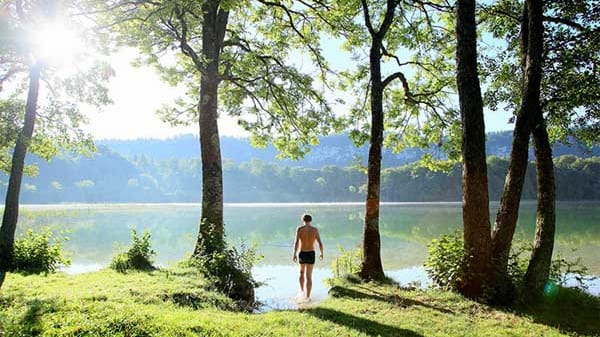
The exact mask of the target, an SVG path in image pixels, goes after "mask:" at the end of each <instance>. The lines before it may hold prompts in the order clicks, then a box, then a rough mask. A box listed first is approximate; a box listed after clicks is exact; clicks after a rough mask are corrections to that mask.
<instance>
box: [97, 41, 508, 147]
mask: <svg viewBox="0 0 600 337" xmlns="http://www.w3.org/2000/svg"><path fill="white" fill-rule="evenodd" d="M335 53H336V51H333V50H327V51H326V53H325V54H326V56H327V54H329V55H335ZM339 53H341V52H339ZM337 55H338V57H339V54H337ZM135 56H136V50H134V49H128V50H124V51H121V52H119V53H118V54H115V55H113V56H111V64H112V66H113V68H114V70H115V73H116V75H115V76H114V77H113V78H112V79H111V81H110V83H109V89H110V96H111V98H112V99H113V101H114V104H112V105H109V106H107V107H105V108H104V111H103V112H101V113H98V112H96V111H93V110H87V111H86V114H87V115H88V116H89V118H90V123H89V125H88V126H87V127H86V129H87V130H88V131H89V132H90V133H91V134H92V135H93V136H94V138H96V139H106V138H116V139H133V138H168V137H172V136H175V135H178V134H185V133H194V134H197V133H198V126H197V125H191V126H189V127H175V128H174V127H171V126H169V125H168V124H165V123H163V122H161V121H160V119H159V118H158V117H157V115H156V113H155V112H156V110H157V109H158V108H160V107H161V106H162V105H163V104H168V103H170V102H173V100H174V99H175V98H177V97H178V95H180V94H181V89H178V88H175V87H171V86H169V85H167V84H165V83H163V82H162V81H161V79H160V78H159V76H158V74H157V73H156V72H155V71H154V69H151V68H148V67H142V68H136V67H133V66H132V65H131V62H132V60H133V59H134V58H135ZM332 63H333V62H332ZM509 117H510V114H509V113H506V112H501V111H499V112H490V111H486V114H485V119H486V131H488V132H490V131H498V130H507V129H510V128H511V126H510V125H508V124H507V121H508V119H509ZM219 127H220V134H221V135H228V136H245V135H246V134H245V132H244V130H242V129H241V128H240V127H239V126H238V125H237V123H236V121H235V120H234V119H232V118H230V117H227V116H221V118H220V121H219Z"/></svg>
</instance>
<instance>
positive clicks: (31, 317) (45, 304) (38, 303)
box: [20, 299, 56, 336]
mask: <svg viewBox="0 0 600 337" xmlns="http://www.w3.org/2000/svg"><path fill="white" fill-rule="evenodd" d="M26 305H27V309H26V310H25V314H24V315H23V318H22V319H21V323H20V325H21V329H22V330H23V331H22V332H23V333H26V334H28V335H31V336H37V335H39V334H40V333H41V332H42V331H43V327H42V324H41V322H40V318H41V317H42V316H43V315H44V314H45V313H47V312H53V311H55V306H56V303H55V301H52V300H40V299H34V300H31V301H28V302H27V304H26Z"/></svg>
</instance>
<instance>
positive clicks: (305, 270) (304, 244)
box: [292, 214, 323, 300]
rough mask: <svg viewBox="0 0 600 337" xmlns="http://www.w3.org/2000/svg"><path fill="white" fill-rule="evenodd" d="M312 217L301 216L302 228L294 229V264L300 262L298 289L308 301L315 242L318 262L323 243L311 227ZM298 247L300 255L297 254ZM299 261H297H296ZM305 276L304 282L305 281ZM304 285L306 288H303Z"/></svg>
mask: <svg viewBox="0 0 600 337" xmlns="http://www.w3.org/2000/svg"><path fill="white" fill-rule="evenodd" d="M311 221H312V216H310V214H304V215H302V222H303V223H304V224H303V225H302V226H298V228H296V239H295V242H294V256H293V257H292V260H293V261H294V262H300V289H301V290H302V292H304V295H305V296H306V298H307V299H308V300H310V291H311V289H312V271H313V267H314V266H315V241H317V242H318V243H319V251H320V252H321V254H320V255H319V260H323V243H322V242H321V237H320V236H319V230H318V229H317V228H316V227H314V226H313V225H311ZM298 247H300V254H298V255H296V253H298ZM298 260H299V261H298ZM305 275H306V280H305ZM305 285H306V287H305Z"/></svg>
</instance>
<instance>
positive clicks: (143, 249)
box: [110, 229, 156, 273]
mask: <svg viewBox="0 0 600 337" xmlns="http://www.w3.org/2000/svg"><path fill="white" fill-rule="evenodd" d="M150 237H151V235H150V232H148V231H144V234H143V235H142V237H139V236H138V235H137V232H136V231H135V229H132V230H131V247H129V249H128V250H127V251H125V252H121V253H118V254H117V255H116V256H115V257H113V259H112V261H111V263H110V268H111V269H114V270H116V271H118V272H121V273H124V272H127V271H128V270H142V271H143V270H146V271H147V270H154V269H155V268H154V266H153V265H152V257H153V256H154V255H156V252H154V250H152V248H151V246H150Z"/></svg>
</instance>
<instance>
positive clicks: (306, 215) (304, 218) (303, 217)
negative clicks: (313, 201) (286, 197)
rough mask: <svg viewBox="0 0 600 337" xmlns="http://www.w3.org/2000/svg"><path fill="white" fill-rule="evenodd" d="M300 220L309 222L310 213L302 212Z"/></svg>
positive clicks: (310, 219)
mask: <svg viewBox="0 0 600 337" xmlns="http://www.w3.org/2000/svg"><path fill="white" fill-rule="evenodd" d="M302 221H304V222H306V223H310V222H311V221H312V216H310V214H303V215H302Z"/></svg>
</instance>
